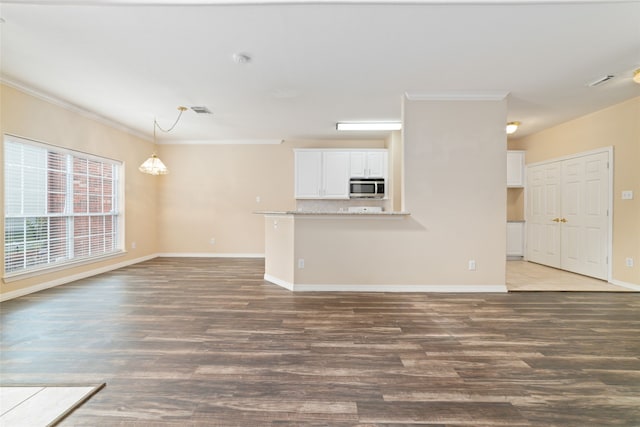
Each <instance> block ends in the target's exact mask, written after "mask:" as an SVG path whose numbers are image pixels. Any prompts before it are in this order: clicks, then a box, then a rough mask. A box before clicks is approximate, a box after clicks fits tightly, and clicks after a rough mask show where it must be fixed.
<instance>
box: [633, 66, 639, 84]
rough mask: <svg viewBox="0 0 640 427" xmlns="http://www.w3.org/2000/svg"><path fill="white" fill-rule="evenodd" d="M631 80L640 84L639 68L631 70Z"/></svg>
mask: <svg viewBox="0 0 640 427" xmlns="http://www.w3.org/2000/svg"><path fill="white" fill-rule="evenodd" d="M633 81H634V82H636V83H638V84H640V68H638V69H637V70H635V71H634V72H633Z"/></svg>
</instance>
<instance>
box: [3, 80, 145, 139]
mask: <svg viewBox="0 0 640 427" xmlns="http://www.w3.org/2000/svg"><path fill="white" fill-rule="evenodd" d="M0 83H2V84H4V85H6V86H9V87H11V88H13V89H16V90H19V91H20V92H23V93H25V94H27V95H30V96H33V97H34V98H37V99H40V100H41V101H45V102H48V103H50V104H53V105H55V106H57V107H60V108H64V109H65V110H67V111H70V112H72V113H76V114H79V115H81V116H83V117H85V118H87V119H90V120H93V121H96V122H98V123H101V124H103V125H105V126H109V127H111V128H114V129H117V130H119V131H122V132H125V133H128V134H129V135H132V136H135V137H137V138H140V139H143V140H145V141H149V142H152V141H153V139H152V138H151V137H149V135H146V134H144V133H142V132H138V131H137V130H135V129H132V128H130V127H128V126H125V125H123V124H122V123H119V122H116V121H114V120H111V119H109V118H107V117H104V116H102V115H100V114H97V113H94V112H93V111H90V110H87V109H86V108H83V107H80V106H78V105H75V104H72V103H71V102H69V101H66V100H64V99H62V98H58V97H57V96H54V95H51V94H49V93H45V92H43V91H41V90H38V89H35V88H33V87H31V86H29V85H27V84H25V83H22V82H19V81H17V80H14V79H11V78H8V77H7V76H0Z"/></svg>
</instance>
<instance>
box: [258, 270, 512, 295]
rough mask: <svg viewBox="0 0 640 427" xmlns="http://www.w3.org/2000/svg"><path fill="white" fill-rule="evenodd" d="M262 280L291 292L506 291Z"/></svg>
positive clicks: (500, 289)
mask: <svg viewBox="0 0 640 427" xmlns="http://www.w3.org/2000/svg"><path fill="white" fill-rule="evenodd" d="M264 280H266V281H267V282H271V283H273V284H274V285H278V286H281V287H283V288H285V289H288V290H290V291H293V292H420V293H428V292H437V293H442V292H451V293H476V292H481V293H488V292H491V293H506V292H509V291H508V289H507V286H506V285H391V284H383V285H372V284H362V285H354V284H326V285H323V284H295V283H290V282H287V281H286V280H282V279H278V278H277V277H273V276H270V275H268V274H265V275H264Z"/></svg>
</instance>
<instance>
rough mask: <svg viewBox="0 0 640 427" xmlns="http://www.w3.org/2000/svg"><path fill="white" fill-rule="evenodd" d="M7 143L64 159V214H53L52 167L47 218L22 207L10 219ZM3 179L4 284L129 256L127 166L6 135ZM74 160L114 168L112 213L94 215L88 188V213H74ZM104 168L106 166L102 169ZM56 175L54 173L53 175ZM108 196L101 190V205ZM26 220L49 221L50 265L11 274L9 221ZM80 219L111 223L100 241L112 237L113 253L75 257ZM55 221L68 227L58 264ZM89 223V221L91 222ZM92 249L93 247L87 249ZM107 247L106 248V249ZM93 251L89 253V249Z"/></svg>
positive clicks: (3, 145)
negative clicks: (76, 224)
mask: <svg viewBox="0 0 640 427" xmlns="http://www.w3.org/2000/svg"><path fill="white" fill-rule="evenodd" d="M7 142H9V143H14V144H22V145H26V146H31V147H35V148H39V149H44V150H46V154H45V156H46V157H47V158H49V157H48V156H49V153H50V152H52V153H56V154H58V155H62V156H64V162H65V170H64V176H65V180H66V182H65V191H64V194H65V197H66V202H65V207H64V210H63V212H62V213H60V212H55V211H50V203H51V200H50V194H49V191H48V190H49V187H50V185H51V183H52V181H51V178H50V173H51V172H52V171H53V170H52V169H51V168H50V167H49V164H47V166H46V167H45V169H44V171H45V173H46V177H45V186H44V187H45V188H44V190H43V191H44V194H45V200H44V204H45V206H46V207H45V211H44V212H45V213H44V214H34V215H31V214H26V213H25V212H24V207H22V208H21V209H22V212H21V215H15V214H13V215H10V214H8V209H9V207H8V202H7V194H6V193H7V192H6V191H4V190H5V189H6V188H5V186H6V185H7V184H6V182H7V181H6V178H7V175H6V174H7V167H8V163H7V161H8V160H7V158H6V144H7ZM2 159H3V160H2V175H3V179H4V180H5V183H4V184H3V200H2V207H3V219H2V222H3V227H2V228H3V233H2V248H3V257H2V260H1V262H2V274H3V276H2V277H3V281H4V282H5V283H7V282H10V281H14V280H20V279H23V278H28V277H33V276H37V275H41V274H45V273H49V272H54V271H60V270H65V269H69V268H73V267H78V266H81V265H85V264H92V263H96V262H99V261H104V260H107V259H110V258H114V257H118V256H122V255H124V254H125V253H126V252H125V250H124V248H125V246H124V242H125V239H124V228H125V227H124V224H125V223H124V188H125V187H124V162H122V161H119V160H115V159H112V158H108V157H103V156H98V155H95V154H91V153H86V152H82V151H79V150H73V149H69V148H64V147H59V146H56V145H53V144H48V143H44V142H40V141H35V140H32V139H29V138H23V137H19V136H16V135H11V134H4V135H3V139H2ZM74 159H83V160H84V161H86V162H87V164H88V163H89V162H90V161H93V162H99V163H100V164H101V165H111V166H113V169H112V174H113V175H112V177H111V181H112V183H111V185H112V187H111V188H112V192H111V195H112V197H110V200H111V210H110V211H108V212H103V211H100V212H91V209H90V208H89V203H90V202H89V199H90V190H89V188H88V186H87V201H86V203H87V210H86V212H83V213H80V212H75V209H74V201H75V198H74V196H76V195H77V193H76V192H75V191H74V176H75V175H77V174H76V171H75V169H74ZM20 167H21V168H22V169H21V170H23V169H24V165H21V166H20ZM102 167H104V166H102ZM54 172H55V171H54ZM86 176H87V181H88V180H89V178H90V177H91V174H90V172H89V171H88V170H87V175H86ZM106 180H107V179H105V178H104V177H103V178H101V185H102V186H104V182H105V181H106ZM20 194H21V196H22V197H24V194H25V192H24V191H22V189H21V191H20ZM104 195H105V193H104V188H103V189H102V198H101V202H104V200H105V197H104ZM12 217H13V218H23V219H24V220H25V221H27V220H28V219H30V218H47V231H46V242H47V244H48V248H49V249H48V250H47V261H46V262H44V263H37V264H35V265H32V266H28V265H27V266H26V267H25V268H19V269H15V270H12V271H7V270H6V269H7V265H6V260H7V250H6V249H7V242H6V233H7V220H8V219H11V218H12ZM80 217H89V218H91V217H102V221H103V222H106V220H107V218H109V219H110V223H111V226H112V227H115V230H114V232H113V233H107V231H106V228H104V227H103V230H102V233H101V234H100V236H99V237H101V238H102V239H103V240H105V241H106V239H107V236H113V239H115V242H114V243H113V249H112V250H109V251H108V252H101V253H99V254H97V255H87V256H81V257H78V256H75V254H74V248H73V246H74V239H75V238H76V237H77V236H74V234H73V233H74V230H73V223H74V221H75V219H76V218H80ZM52 218H64V220H65V222H66V226H65V238H64V248H65V249H64V259H62V260H59V261H51V258H50V257H51V254H50V251H51V242H52V241H53V240H55V239H56V237H55V236H54V235H53V234H52V230H51V225H50V224H51V219H52ZM89 221H90V220H89ZM69 224H71V227H70V226H69ZM23 230H25V231H24V233H27V231H26V230H27V226H26V225H24V226H23ZM24 244H25V245H26V244H28V240H27V237H26V234H25V241H24ZM87 247H90V246H87ZM103 247H104V246H103ZM89 250H90V249H89ZM23 251H24V252H23V253H24V254H25V264H26V247H25V249H24V250H23Z"/></svg>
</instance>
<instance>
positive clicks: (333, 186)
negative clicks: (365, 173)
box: [321, 151, 350, 199]
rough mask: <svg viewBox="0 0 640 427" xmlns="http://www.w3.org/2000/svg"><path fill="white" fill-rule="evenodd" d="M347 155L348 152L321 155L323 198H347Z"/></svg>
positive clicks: (332, 152) (331, 152)
mask: <svg viewBox="0 0 640 427" xmlns="http://www.w3.org/2000/svg"><path fill="white" fill-rule="evenodd" d="M349 154H350V153H349V152H348V151H326V152H324V153H323V168H322V169H323V170H322V171H323V186H322V187H323V189H322V193H321V195H322V197H323V198H328V199H348V198H349Z"/></svg>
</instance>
